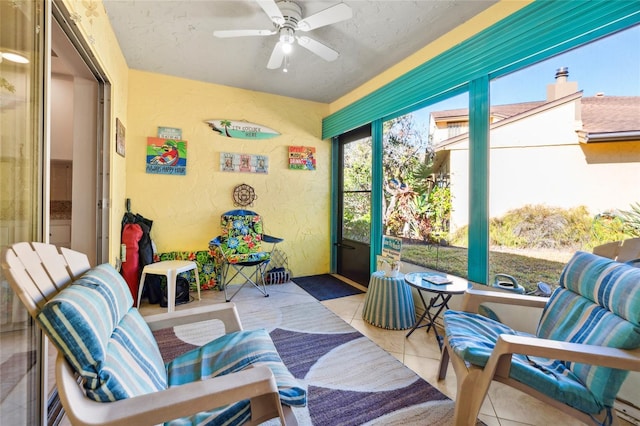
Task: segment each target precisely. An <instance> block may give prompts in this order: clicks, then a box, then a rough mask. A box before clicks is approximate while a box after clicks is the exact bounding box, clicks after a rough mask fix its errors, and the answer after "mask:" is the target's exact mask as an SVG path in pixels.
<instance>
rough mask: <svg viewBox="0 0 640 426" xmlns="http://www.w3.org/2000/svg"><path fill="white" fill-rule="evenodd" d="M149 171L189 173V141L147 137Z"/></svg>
mask: <svg viewBox="0 0 640 426" xmlns="http://www.w3.org/2000/svg"><path fill="white" fill-rule="evenodd" d="M147 173H155V174H160V175H186V174H187V141H182V140H174V139H163V138H154V137H148V138H147Z"/></svg>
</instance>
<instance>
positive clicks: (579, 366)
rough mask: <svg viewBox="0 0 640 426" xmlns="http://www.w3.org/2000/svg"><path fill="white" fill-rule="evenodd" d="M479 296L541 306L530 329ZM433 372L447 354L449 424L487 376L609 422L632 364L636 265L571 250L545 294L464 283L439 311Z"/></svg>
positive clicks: (478, 398)
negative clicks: (452, 398) (497, 316)
mask: <svg viewBox="0 0 640 426" xmlns="http://www.w3.org/2000/svg"><path fill="white" fill-rule="evenodd" d="M483 303H505V304H509V305H511V306H521V307H537V308H543V312H542V317H541V319H540V322H539V323H538V327H537V331H536V335H530V334H527V333H522V332H519V331H516V330H513V329H511V328H510V327H508V326H507V325H505V324H502V323H499V322H497V321H494V320H492V319H489V318H486V317H484V316H481V315H479V314H477V312H478V308H479V307H480V305H481V304H483ZM444 327H445V345H444V348H443V352H442V358H441V361H440V371H439V379H440V380H442V379H444V378H445V375H446V370H447V366H448V363H449V361H451V363H452V365H453V367H454V370H455V373H456V378H457V396H456V407H455V424H456V425H474V424H475V422H476V418H477V416H478V413H479V410H480V407H481V405H482V402H483V401H484V399H485V397H486V394H487V391H488V389H489V385H490V384H491V382H492V381H494V380H495V381H498V382H502V383H504V384H506V385H508V386H511V387H514V388H516V389H519V390H521V391H523V392H525V393H527V394H529V395H531V396H533V397H535V398H537V399H539V400H541V401H543V402H545V403H547V404H549V405H551V406H553V407H555V408H557V409H559V410H561V411H563V412H565V413H567V414H569V415H571V416H573V417H575V418H577V419H579V420H581V421H583V422H584V423H587V424H605V425H609V424H617V416H616V413H615V410H614V409H613V403H614V401H615V397H616V395H617V393H618V391H619V390H620V387H621V386H622V383H623V381H624V380H625V378H626V377H627V375H628V373H629V371H640V349H638V348H640V269H638V268H634V267H633V266H631V265H627V264H624V263H619V262H616V261H613V260H611V259H607V258H604V257H601V256H597V255H594V254H591V253H584V252H578V253H576V254H575V255H574V257H573V258H572V259H571V260H570V261H569V263H568V264H567V265H566V266H565V268H564V270H563V272H562V274H561V277H560V287H558V288H557V289H556V290H555V291H554V292H553V294H552V295H551V297H550V298H549V299H547V298H543V297H536V296H526V295H517V294H505V293H498V292H492V291H480V290H469V291H468V292H467V293H466V294H465V296H464V301H463V308H462V310H461V311H454V310H450V311H447V312H446V313H445V314H444Z"/></svg>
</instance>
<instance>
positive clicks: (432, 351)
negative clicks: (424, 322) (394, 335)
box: [404, 328, 440, 360]
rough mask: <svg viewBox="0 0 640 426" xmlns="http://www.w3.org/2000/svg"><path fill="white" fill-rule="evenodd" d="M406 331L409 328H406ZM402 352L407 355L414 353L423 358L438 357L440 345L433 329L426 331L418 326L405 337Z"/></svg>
mask: <svg viewBox="0 0 640 426" xmlns="http://www.w3.org/2000/svg"><path fill="white" fill-rule="evenodd" d="M406 332H407V333H408V332H409V330H406ZM404 352H405V354H407V355H416V356H421V357H425V358H432V359H437V360H439V359H440V347H439V346H438V342H437V340H436V336H435V334H434V333H433V331H429V333H427V332H426V331H425V329H424V328H419V329H417V330H415V331H414V332H413V333H411V336H409V337H407V338H406V341H405V345H404Z"/></svg>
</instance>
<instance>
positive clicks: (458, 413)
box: [454, 368, 491, 426]
mask: <svg viewBox="0 0 640 426" xmlns="http://www.w3.org/2000/svg"><path fill="white" fill-rule="evenodd" d="M483 373H484V371H483V370H481V369H477V368H472V369H470V370H469V372H468V374H466V375H465V376H464V377H457V379H458V392H457V394H456V408H455V414H454V424H455V425H456V426H464V425H466V426H474V425H475V424H476V420H477V419H478V414H480V408H481V407H482V403H483V402H484V399H485V398H486V396H487V392H488V391H489V386H490V385H491V378H490V377H489V378H487V377H486V375H485V374H483Z"/></svg>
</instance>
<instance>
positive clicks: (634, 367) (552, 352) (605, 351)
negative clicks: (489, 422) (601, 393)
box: [485, 334, 640, 377]
mask: <svg viewBox="0 0 640 426" xmlns="http://www.w3.org/2000/svg"><path fill="white" fill-rule="evenodd" d="M511 354H522V355H529V356H539V357H545V358H550V359H559V360H563V361H571V362H579V363H583V364H589V365H598V366H603V367H610V368H617V369H621V370H631V371H640V349H633V350H626V349H616V348H608V347H604V346H596V345H585V344H581V343H570V342H562V341H558V340H549V339H542V338H538V337H529V336H514V335H507V334H502V335H500V337H499V338H498V341H497V342H496V346H495V348H494V350H493V352H492V354H491V356H490V357H489V360H488V361H487V365H486V366H485V369H487V368H489V369H490V370H492V369H493V370H497V371H498V373H497V374H498V375H500V376H503V377H506V376H508V372H509V367H510V365H511Z"/></svg>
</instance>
